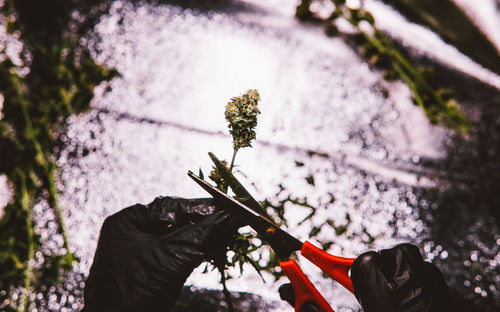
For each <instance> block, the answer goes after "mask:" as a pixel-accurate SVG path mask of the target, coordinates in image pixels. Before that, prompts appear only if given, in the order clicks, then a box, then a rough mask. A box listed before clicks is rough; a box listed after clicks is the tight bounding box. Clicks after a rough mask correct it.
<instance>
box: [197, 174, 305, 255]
mask: <svg viewBox="0 0 500 312" xmlns="http://www.w3.org/2000/svg"><path fill="white" fill-rule="evenodd" d="M188 175H189V177H190V178H191V179H193V180H194V181H195V182H196V183H198V184H199V185H200V186H201V187H202V188H203V189H204V190H205V191H207V192H208V193H209V194H210V195H212V197H213V198H214V199H215V200H216V201H218V202H219V204H220V206H221V208H222V209H225V210H227V211H229V212H230V213H231V214H232V215H233V216H235V217H236V219H237V221H239V222H240V224H241V225H242V226H243V225H250V226H251V227H252V228H253V229H254V230H255V231H256V232H257V233H259V234H260V235H262V237H263V238H264V239H265V240H266V241H267V242H268V244H269V245H270V246H271V248H272V249H273V250H274V252H275V253H276V255H277V256H278V258H279V259H280V260H282V261H283V260H288V259H289V258H290V255H291V254H292V253H293V252H295V251H297V250H301V249H302V245H303V243H302V242H301V241H300V240H298V239H297V238H295V237H293V236H292V235H290V234H288V233H287V232H285V231H283V230H282V229H280V228H279V227H278V226H277V225H276V224H274V223H273V222H272V221H270V220H269V219H267V218H265V217H264V216H262V215H260V214H259V213H257V212H256V211H254V210H252V209H250V208H248V207H247V206H245V205H244V204H242V203H240V202H239V201H237V200H235V199H234V198H232V197H231V196H229V195H227V194H225V193H223V192H221V191H220V190H218V189H216V188H214V187H213V186H211V185H210V184H208V183H207V182H206V181H204V180H202V179H200V178H199V177H198V176H196V175H195V174H194V173H192V172H191V171H189V172H188Z"/></svg>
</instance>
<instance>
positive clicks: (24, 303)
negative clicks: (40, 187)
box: [20, 173, 34, 311]
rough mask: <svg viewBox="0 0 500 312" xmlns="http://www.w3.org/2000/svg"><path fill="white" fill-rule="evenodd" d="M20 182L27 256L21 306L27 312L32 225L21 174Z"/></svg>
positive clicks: (28, 202)
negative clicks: (24, 215)
mask: <svg viewBox="0 0 500 312" xmlns="http://www.w3.org/2000/svg"><path fill="white" fill-rule="evenodd" d="M20 180H21V207H22V209H23V210H24V212H25V214H26V220H25V221H26V234H27V235H26V240H27V244H28V256H27V259H26V267H25V269H24V285H23V286H24V290H25V291H26V293H25V294H24V296H23V299H22V302H21V306H23V311H28V304H29V300H28V295H29V288H30V286H31V277H32V276H31V275H32V269H33V268H32V267H31V260H32V259H33V255H34V244H33V236H34V235H33V224H32V222H31V213H30V212H31V210H30V196H29V194H28V190H27V187H26V176H25V175H24V174H23V173H21V174H20Z"/></svg>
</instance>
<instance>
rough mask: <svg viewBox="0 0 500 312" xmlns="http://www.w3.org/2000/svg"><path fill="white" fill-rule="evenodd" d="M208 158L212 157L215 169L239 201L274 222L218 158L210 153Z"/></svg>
mask: <svg viewBox="0 0 500 312" xmlns="http://www.w3.org/2000/svg"><path fill="white" fill-rule="evenodd" d="M208 156H210V159H212V161H213V162H214V164H215V167H216V168H217V170H218V171H219V173H220V175H221V176H222V178H223V179H224V180H225V181H226V182H227V184H228V185H229V187H231V189H232V190H233V192H234V194H236V196H238V197H239V198H240V199H239V201H240V202H242V203H243V204H245V205H246V206H247V207H249V208H251V209H253V210H254V211H256V212H257V213H259V214H260V215H262V216H264V217H266V218H267V219H269V220H272V219H271V217H270V216H269V215H268V214H267V212H266V211H265V210H264V209H263V208H262V206H261V205H260V203H259V202H258V201H257V200H256V199H255V198H253V197H252V195H250V192H248V191H247V190H246V188H245V187H244V186H243V185H242V184H241V183H240V181H238V179H236V177H235V176H234V175H233V174H232V172H231V171H229V169H228V168H226V166H224V164H223V163H222V162H221V161H220V160H219V159H218V158H217V157H215V155H214V154H213V153H208Z"/></svg>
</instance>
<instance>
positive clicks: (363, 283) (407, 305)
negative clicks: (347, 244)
mask: <svg viewBox="0 0 500 312" xmlns="http://www.w3.org/2000/svg"><path fill="white" fill-rule="evenodd" d="M351 280H352V284H353V286H354V293H355V295H356V297H357V298H358V300H359V302H360V303H361V305H362V307H363V309H364V311H365V312H407V311H408V312H409V311H411V312H438V311H439V312H446V311H450V312H451V311H453V312H462V311H472V310H471V308H470V307H469V306H468V304H467V302H466V301H465V299H464V298H463V297H462V296H461V295H460V294H459V293H458V292H457V291H456V290H454V289H453V288H451V287H449V286H448V285H446V282H445V281H444V278H443V274H442V273H441V271H440V270H439V269H438V268H437V267H436V266H434V265H433V264H431V263H429V262H425V261H424V260H423V259H422V255H421V254H420V251H419V250H418V248H417V247H416V246H414V245H411V244H401V245H397V246H395V247H394V248H391V249H383V250H381V251H379V252H374V251H370V252H367V253H364V254H362V255H361V256H359V257H358V258H357V259H356V260H355V261H354V263H353V265H352V269H351Z"/></svg>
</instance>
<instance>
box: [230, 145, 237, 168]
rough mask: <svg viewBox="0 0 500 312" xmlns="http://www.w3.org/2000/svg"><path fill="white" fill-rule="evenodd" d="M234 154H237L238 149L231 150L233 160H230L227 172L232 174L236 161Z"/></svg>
mask: <svg viewBox="0 0 500 312" xmlns="http://www.w3.org/2000/svg"><path fill="white" fill-rule="evenodd" d="M236 153H238V148H235V149H234V150H233V158H232V159H231V165H230V166H229V172H233V167H234V160H235V159H236Z"/></svg>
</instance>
